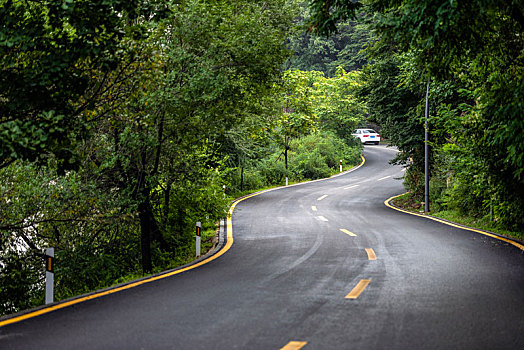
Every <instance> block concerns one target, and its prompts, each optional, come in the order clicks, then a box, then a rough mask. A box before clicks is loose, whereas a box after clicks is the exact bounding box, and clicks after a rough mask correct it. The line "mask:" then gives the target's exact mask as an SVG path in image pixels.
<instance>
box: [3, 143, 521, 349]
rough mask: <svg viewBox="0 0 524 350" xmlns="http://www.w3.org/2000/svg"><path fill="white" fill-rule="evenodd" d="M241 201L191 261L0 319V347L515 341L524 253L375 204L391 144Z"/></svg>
mask: <svg viewBox="0 0 524 350" xmlns="http://www.w3.org/2000/svg"><path fill="white" fill-rule="evenodd" d="M364 155H365V158H366V162H365V164H364V166H362V167H361V168H359V169H357V170H355V171H352V172H350V173H347V174H343V175H341V176H337V177H333V178H331V179H327V180H323V181H317V182H311V183H306V184H301V185H299V186H289V187H286V188H282V189H278V190H273V191H268V192H265V193H262V194H259V195H256V196H254V197H251V198H248V199H246V200H243V201H241V202H239V203H238V204H237V205H236V207H235V210H234V213H233V217H232V223H233V226H232V227H233V236H234V243H233V245H232V247H231V248H230V250H229V251H227V252H226V253H225V254H223V255H221V256H220V257H218V258H217V259H215V260H213V261H210V262H209V263H207V264H204V265H202V266H200V267H198V268H195V269H192V270H189V271H186V272H183V273H179V274H177V275H174V276H171V277H167V278H164V279H160V280H157V281H154V282H151V283H146V284H142V285H140V286H137V287H134V288H130V289H126V290H123V291H119V292H117V293H113V294H110V295H105V296H101V297H96V298H94V299H92V300H87V301H84V302H81V303H77V304H74V305H72V306H68V307H65V308H62V309H59V310H56V311H53V312H49V313H45V314H43V315H40V316H38V317H31V318H28V319H25V320H20V321H19V322H15V323H12V324H8V325H4V326H3V327H0V349H39V350H41V349H281V348H285V349H300V348H302V349H306V350H307V349H363V348H367V349H449V348H452V349H524V317H523V316H524V253H523V250H521V249H519V248H518V247H515V246H513V245H511V244H508V243H506V242H503V241H500V240H497V239H493V238H490V237H486V236H484V235H481V234H478V233H474V232H470V231H466V230H461V229H458V228H455V227H451V226H448V225H445V224H442V223H438V222H434V221H431V220H427V219H424V218H420V217H416V216H411V215H407V214H404V213H400V212H397V211H395V210H392V209H390V208H388V207H386V206H385V205H384V200H385V199H387V198H389V197H391V196H393V195H396V194H400V193H402V192H403V187H402V184H401V181H400V180H398V178H399V177H401V176H402V175H403V172H402V168H401V167H397V166H392V165H389V164H388V161H389V160H390V159H392V158H393V157H394V155H395V151H394V150H392V149H388V148H385V147H383V146H367V147H366V148H365V152H364Z"/></svg>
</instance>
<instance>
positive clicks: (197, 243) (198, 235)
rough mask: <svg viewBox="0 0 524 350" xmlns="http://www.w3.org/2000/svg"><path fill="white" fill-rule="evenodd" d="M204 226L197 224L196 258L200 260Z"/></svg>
mask: <svg viewBox="0 0 524 350" xmlns="http://www.w3.org/2000/svg"><path fill="white" fill-rule="evenodd" d="M201 227H202V224H201V223H200V221H199V222H197V223H196V257H197V258H198V257H199V256H200V239H201V238H200V230H201Z"/></svg>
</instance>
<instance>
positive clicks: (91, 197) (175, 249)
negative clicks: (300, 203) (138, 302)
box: [0, 0, 524, 315]
mask: <svg viewBox="0 0 524 350" xmlns="http://www.w3.org/2000/svg"><path fill="white" fill-rule="evenodd" d="M522 10H523V9H522V8H521V6H520V4H519V2H516V1H510V2H507V1H484V0H475V1H471V2H467V3H464V2H455V1H450V2H446V3H442V2H439V1H426V2H419V1H411V0H407V1H383V0H364V1H361V2H347V1H339V0H335V1H325V0H324V1H323V0H311V1H291V0H265V1H263V0H257V1H247V0H236V1H215V0H183V1H176V2H173V1H168V0H154V1H145V0H131V1H127V0H126V1H122V0H105V1H88V0H75V1H74V0H65V1H24V2H17V1H6V0H0V19H1V21H0V23H1V24H0V69H1V74H0V144H1V147H0V282H1V283H0V315H1V314H7V313H13V312H17V311H19V310H23V309H26V308H30V307H33V306H36V305H41V304H43V302H44V261H43V252H44V250H45V248H47V247H54V248H55V255H56V265H55V275H56V277H55V283H56V287H55V299H57V300H61V299H65V298H68V297H71V296H74V295H78V294H81V293H85V292H88V291H91V290H95V289H99V288H103V287H107V286H110V285H113V284H116V283H120V282H123V281H126V280H130V279H133V278H137V277H140V276H143V275H144V274H149V273H153V272H158V271H163V270H165V269H169V268H172V267H176V266H179V265H181V264H184V263H186V262H188V261H191V259H193V258H194V254H195V253H194V249H195V246H194V245H195V243H194V227H195V223H196V222H197V221H200V222H202V224H203V240H204V241H205V242H206V244H207V245H208V246H209V245H210V243H209V242H208V241H210V239H211V237H212V236H213V235H214V232H215V228H216V223H217V221H218V219H219V218H222V217H224V216H225V215H226V212H227V209H228V205H229V203H230V201H231V200H232V199H233V198H235V197H237V196H239V195H241V194H243V193H246V192H249V191H254V190H257V189H261V188H264V187H267V186H275V185H283V184H285V183H286V178H287V179H289V181H292V182H296V181H303V180H308V179H316V178H322V177H327V176H329V175H331V174H333V173H334V172H336V171H337V168H338V162H339V161H340V160H341V159H342V160H343V162H344V166H345V167H351V166H353V165H356V164H358V163H359V162H360V153H361V150H362V146H361V145H360V144H359V143H358V142H356V141H355V140H354V139H353V137H352V136H351V132H352V130H353V129H354V128H355V127H357V126H366V125H367V124H368V123H373V124H377V125H379V126H380V127H381V134H382V135H383V136H385V137H387V139H388V140H389V142H390V143H391V144H392V145H394V146H397V147H398V149H399V150H400V151H401V152H400V153H399V155H398V157H397V158H396V159H395V162H397V163H399V164H403V165H405V166H406V167H407V172H406V176H405V179H404V182H405V185H406V188H407V190H408V191H409V192H410V197H411V200H412V201H414V202H420V201H421V200H423V190H424V182H423V177H424V174H423V172H424V158H423V157H424V104H425V94H426V88H427V87H428V84H429V91H430V92H429V96H430V99H429V100H430V118H429V132H430V136H431V139H430V145H431V148H430V150H431V186H430V189H431V210H432V211H435V212H440V213H444V212H454V213H459V214H460V215H465V216H470V217H474V218H477V219H479V220H481V221H482V220H483V221H486V222H489V223H490V224H491V225H493V226H494V227H498V228H502V229H507V230H513V231H514V232H517V235H518V232H522V231H523V230H524V218H523V216H522V212H524V178H523V177H524V174H523V171H524V118H523V115H522V110H523V108H522V107H523V106H522V104H523V102H522V101H523V99H522V96H523V92H524V83H523V80H522V74H523V67H524V62H523V52H524V51H523V48H524V47H523V44H524V42H523V39H522V34H523V26H524V15H523V12H522ZM472 13H475V14H476V15H475V16H472V15H471V14H472Z"/></svg>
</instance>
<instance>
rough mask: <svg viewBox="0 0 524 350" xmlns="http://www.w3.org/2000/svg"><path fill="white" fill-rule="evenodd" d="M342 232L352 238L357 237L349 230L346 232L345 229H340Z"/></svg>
mask: <svg viewBox="0 0 524 350" xmlns="http://www.w3.org/2000/svg"><path fill="white" fill-rule="evenodd" d="M339 230H340V231H342V232H344V233H345V234H347V235H349V236H351V237H356V236H357V235H356V234H354V233H353V232H351V231H349V230H346V229H345V228H341V229H339Z"/></svg>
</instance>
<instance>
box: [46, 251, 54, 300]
mask: <svg viewBox="0 0 524 350" xmlns="http://www.w3.org/2000/svg"><path fill="white" fill-rule="evenodd" d="M54 265H55V248H46V250H45V303H46V304H51V303H52V302H53V299H54V298H53V293H54V279H55V278H54V276H55V273H54V267H55V266H54Z"/></svg>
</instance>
